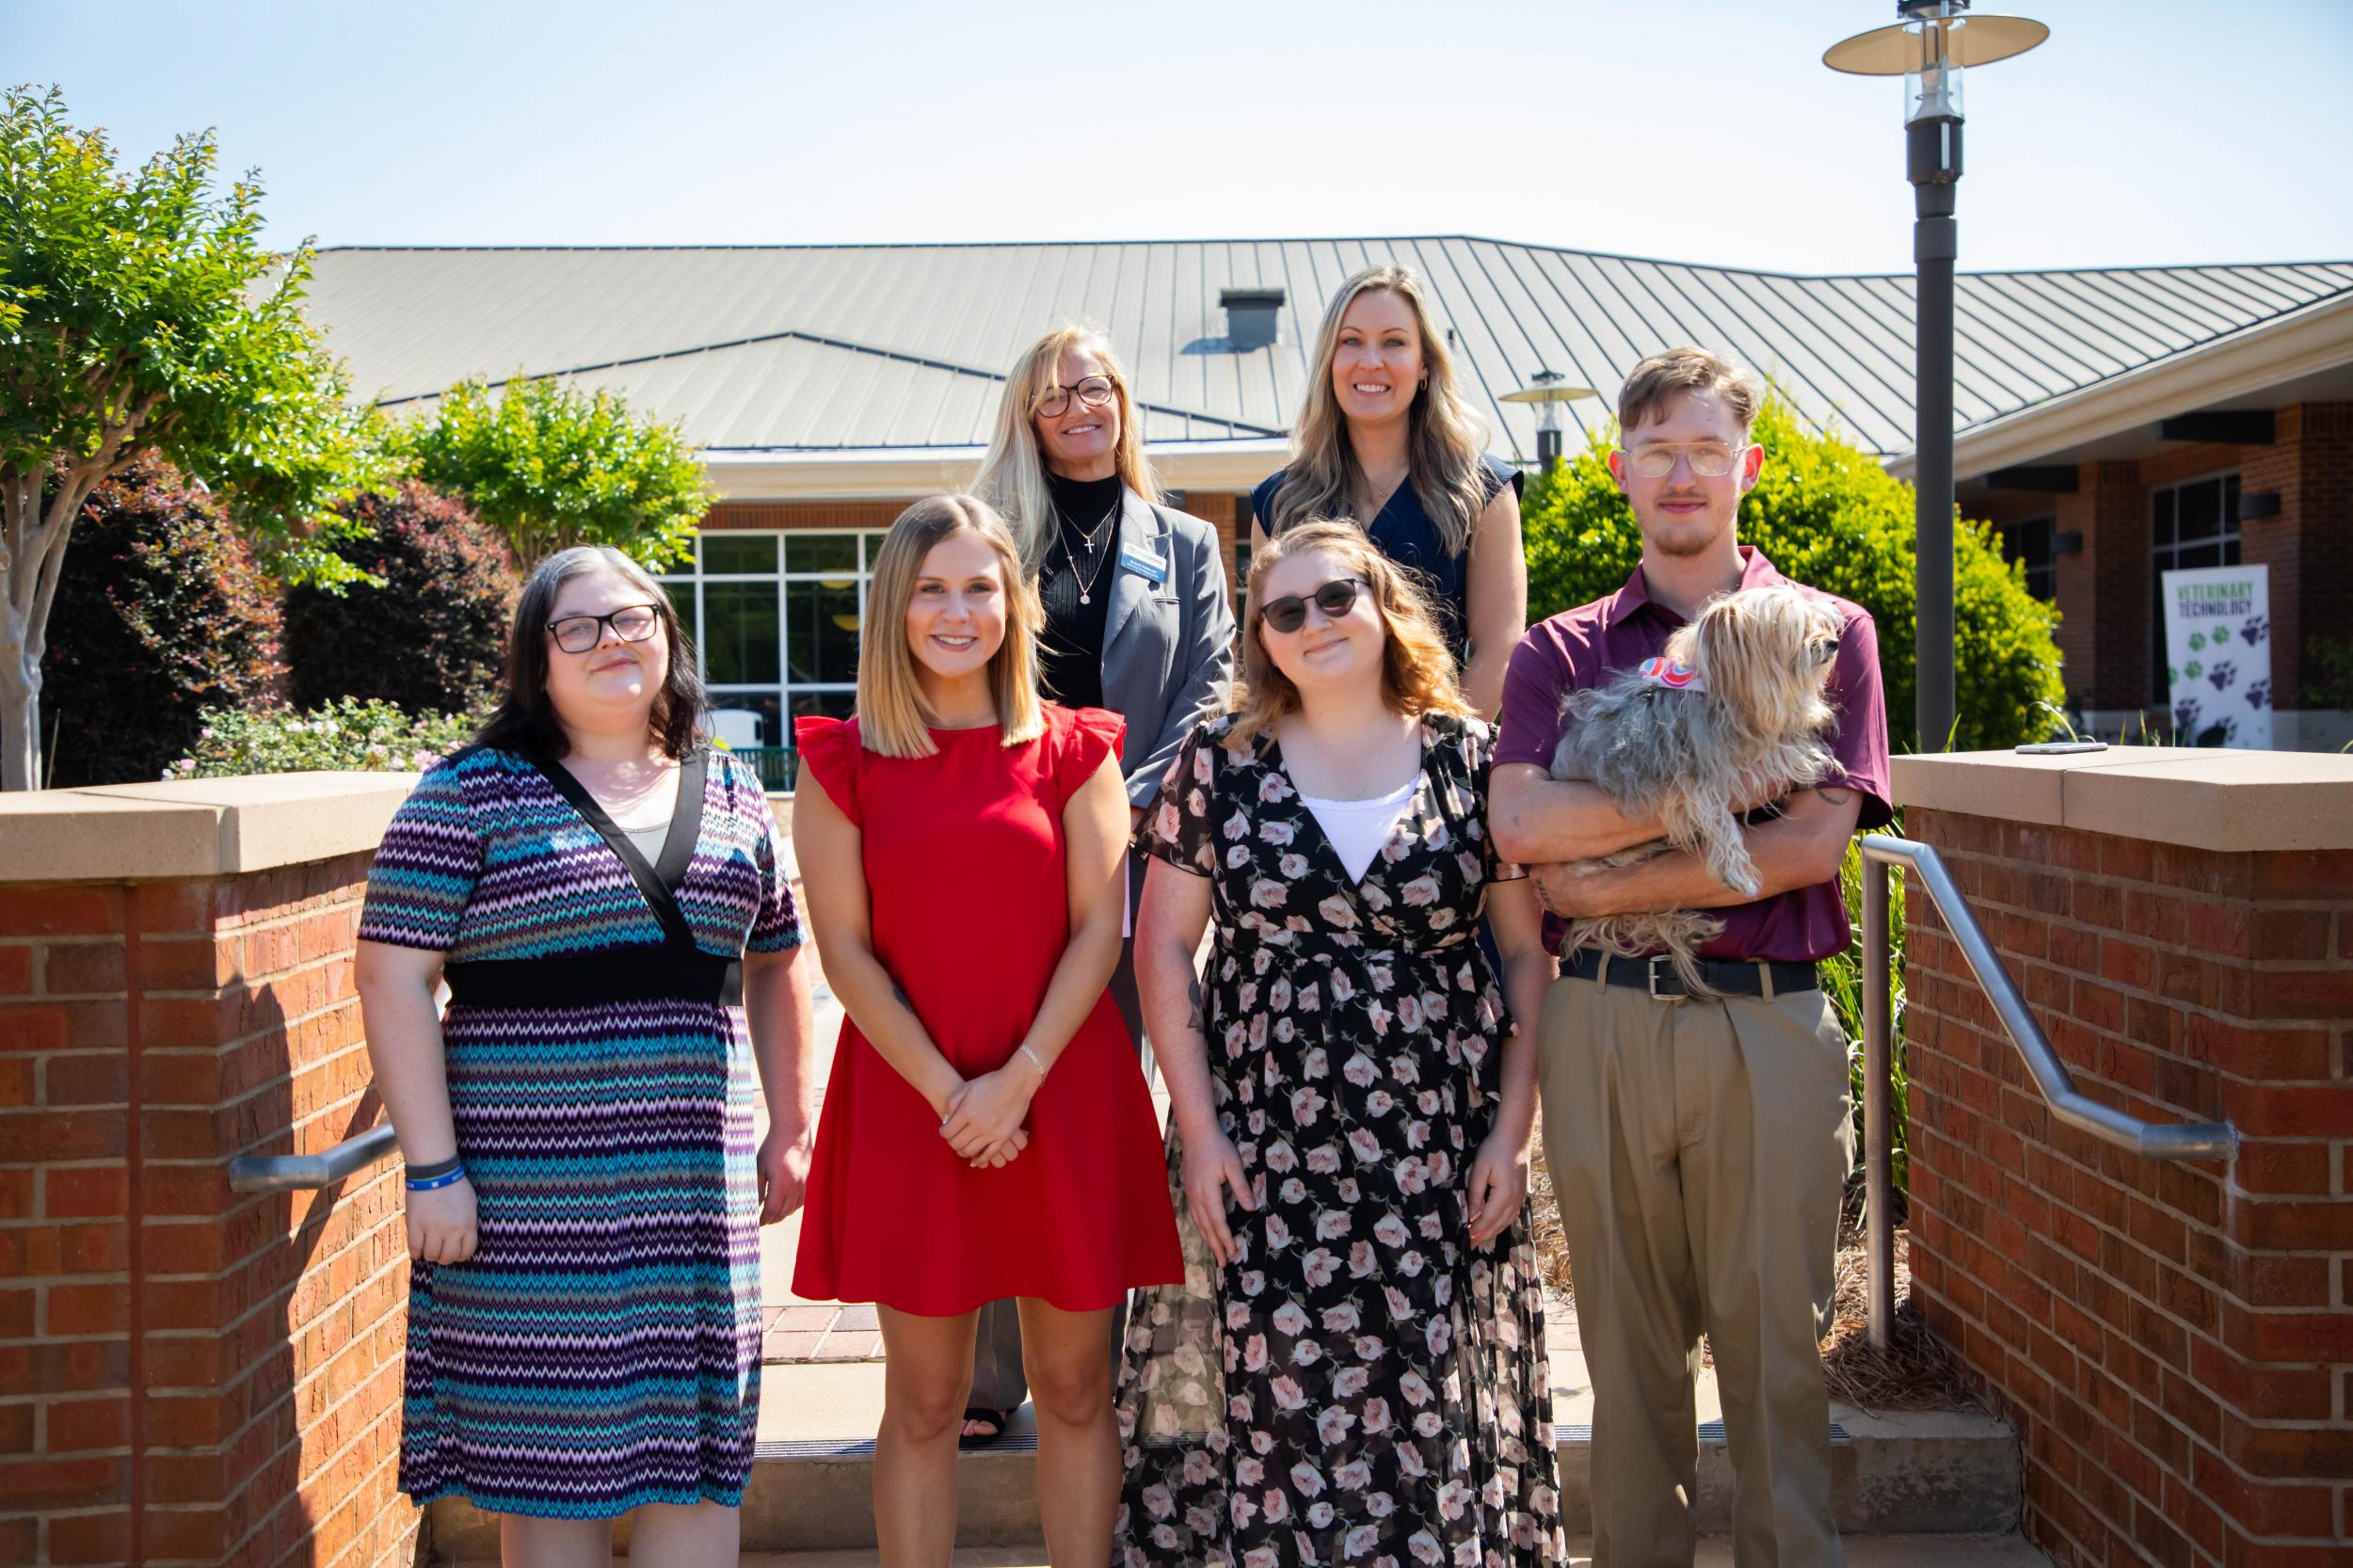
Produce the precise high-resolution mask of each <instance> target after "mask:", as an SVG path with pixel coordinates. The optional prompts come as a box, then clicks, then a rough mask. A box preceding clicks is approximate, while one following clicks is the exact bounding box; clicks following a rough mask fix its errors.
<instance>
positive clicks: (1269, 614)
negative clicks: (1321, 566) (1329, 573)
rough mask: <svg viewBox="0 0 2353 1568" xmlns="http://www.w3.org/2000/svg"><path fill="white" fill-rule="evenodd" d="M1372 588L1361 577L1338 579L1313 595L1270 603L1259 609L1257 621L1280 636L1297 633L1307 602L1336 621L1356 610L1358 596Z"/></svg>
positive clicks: (1302, 621)
mask: <svg viewBox="0 0 2353 1568" xmlns="http://www.w3.org/2000/svg"><path fill="white" fill-rule="evenodd" d="M1370 585H1371V584H1368V583H1367V582H1366V581H1365V580H1364V579H1363V578H1361V577H1335V578H1334V579H1332V581H1331V582H1329V583H1326V584H1324V585H1323V586H1322V587H1321V588H1318V589H1317V590H1316V591H1315V592H1314V593H1311V594H1305V595H1301V594H1285V595H1284V596H1283V597H1282V598H1280V599H1270V600H1267V601H1266V602H1265V603H1264V604H1261V605H1259V606H1258V618H1259V619H1261V620H1263V621H1265V622H1266V623H1267V624H1268V625H1269V626H1271V627H1273V628H1274V630H1275V631H1277V632H1286V633H1288V632H1296V631H1298V630H1299V629H1300V627H1301V626H1302V625H1303V624H1305V621H1306V619H1307V601H1308V600H1314V601H1315V606H1316V608H1317V609H1319V610H1321V611H1322V612H1323V613H1324V616H1326V617H1327V618H1329V619H1332V620H1337V619H1339V618H1340V617H1341V616H1344V615H1346V614H1348V612H1349V611H1351V610H1353V609H1354V608H1355V606H1356V595H1357V593H1358V592H1359V591H1360V590H1362V589H1364V588H1367V587H1369V586H1370Z"/></svg>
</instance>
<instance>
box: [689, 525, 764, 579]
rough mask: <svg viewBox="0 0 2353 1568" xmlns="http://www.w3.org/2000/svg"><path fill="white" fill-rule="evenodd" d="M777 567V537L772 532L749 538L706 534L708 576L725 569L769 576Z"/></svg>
mask: <svg viewBox="0 0 2353 1568" xmlns="http://www.w3.org/2000/svg"><path fill="white" fill-rule="evenodd" d="M775 570H776V536H775V535H773V534H760V535H754V536H748V537H747V536H743V535H727V534H705V535H704V536H703V571H704V573H705V574H706V575H708V574H711V573H715V572H723V571H756V572H760V573H761V574H762V575H766V574H768V573H772V572H774V571H775Z"/></svg>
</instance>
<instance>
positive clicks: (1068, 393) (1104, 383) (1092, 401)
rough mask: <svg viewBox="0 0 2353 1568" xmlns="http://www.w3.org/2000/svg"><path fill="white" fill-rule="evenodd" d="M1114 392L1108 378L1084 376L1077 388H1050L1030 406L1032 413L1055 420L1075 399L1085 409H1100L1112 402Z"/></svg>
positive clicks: (1038, 395) (1041, 393) (1039, 394)
mask: <svg viewBox="0 0 2353 1568" xmlns="http://www.w3.org/2000/svg"><path fill="white" fill-rule="evenodd" d="M1114 390H1115V389H1114V388H1113V387H1112V378H1111V377H1110V376H1080V378H1079V384H1078V385H1077V386H1075V387H1048V388H1047V389H1046V390H1045V391H1044V392H1040V393H1038V394H1037V401H1036V402H1035V403H1032V404H1031V405H1030V411H1031V412H1032V413H1035V414H1040V415H1043V416H1044V417H1045V418H1047V419H1054V418H1057V417H1059V416H1060V415H1061V413H1062V411H1063V410H1064V408H1069V407H1070V400H1071V399H1072V398H1074V397H1075V398H1077V399H1078V400H1079V402H1080V405H1081V406H1082V407H1084V408H1101V407H1103V405H1104V404H1106V403H1109V402H1110V401H1111V400H1112V392H1113V391H1114Z"/></svg>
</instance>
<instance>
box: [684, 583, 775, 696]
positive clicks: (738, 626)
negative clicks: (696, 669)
mask: <svg viewBox="0 0 2353 1568" xmlns="http://www.w3.org/2000/svg"><path fill="white" fill-rule="evenodd" d="M703 613H704V615H705V616H708V617H709V623H708V624H707V625H706V626H705V627H704V628H703V668H704V670H705V671H706V672H707V677H708V679H709V680H711V681H712V684H714V685H734V684H744V685H758V684H760V683H761V682H763V681H774V680H776V679H777V677H778V674H779V673H780V672H779V671H778V670H777V668H776V584H774V583H706V584H703Z"/></svg>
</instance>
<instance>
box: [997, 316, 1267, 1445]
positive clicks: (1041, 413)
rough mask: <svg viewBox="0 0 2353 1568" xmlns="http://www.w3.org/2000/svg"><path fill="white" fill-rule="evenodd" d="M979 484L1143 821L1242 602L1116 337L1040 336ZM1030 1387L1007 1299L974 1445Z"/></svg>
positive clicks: (1130, 968)
mask: <svg viewBox="0 0 2353 1568" xmlns="http://www.w3.org/2000/svg"><path fill="white" fill-rule="evenodd" d="M972 488H973V491H974V493H975V494H978V495H980V496H981V497H982V498H984V500H986V501H987V502H988V503H989V504H991V505H993V506H995V507H996V508H997V509H998V511H999V512H1000V513H1002V514H1003V516H1004V518H1005V520H1006V521H1008V522H1009V523H1011V524H1012V525H1013V530H1014V536H1015V537H1016V539H1018V540H1019V541H1020V544H1021V552H1022V561H1023V564H1024V565H1025V566H1026V567H1027V568H1029V570H1030V571H1031V572H1032V573H1033V574H1034V575H1035V577H1036V579H1037V584H1038V598H1039V600H1040V601H1041V602H1042V603H1043V604H1044V606H1045V610H1046V630H1045V634H1044V636H1043V637H1042V638H1041V639H1040V643H1039V649H1038V651H1039V671H1040V678H1041V680H1043V682H1044V684H1045V688H1046V692H1045V695H1046V696H1048V698H1050V699H1051V700H1053V701H1055V702H1059V703H1061V704H1063V705H1064V706H1065V707H1070V708H1080V707H1085V708H1108V709H1110V710H1111V711H1112V712H1115V713H1117V714H1119V715H1120V716H1121V717H1123V718H1125V719H1126V720H1127V721H1128V738H1127V741H1126V743H1125V744H1124V745H1123V746H1122V748H1121V751H1120V759H1119V766H1120V771H1121V773H1122V774H1124V775H1125V776H1126V777H1127V780H1128V808H1129V816H1130V819H1131V821H1132V822H1135V823H1141V822H1142V821H1143V819H1144V807H1145V805H1146V803H1148V802H1149V801H1150V800H1151V799H1152V797H1153V795H1154V794H1155V793H1156V792H1158V791H1159V789H1160V776H1161V775H1162V774H1164V773H1166V772H1167V771H1168V764H1169V762H1170V760H1172V759H1173V758H1174V757H1175V756H1176V755H1177V747H1178V746H1179V745H1181V744H1183V743H1184V739H1185V736H1186V735H1187V734H1188V733H1189V732H1190V731H1191V730H1192V728H1193V723H1194V721H1195V720H1196V719H1198V718H1200V717H1201V716H1202V715H1203V714H1205V713H1208V712H1217V711H1219V710H1220V709H1221V708H1222V707H1223V706H1224V702H1225V687H1226V684H1227V682H1228V681H1229V680H1230V679H1231V677H1232V675H1233V661H1234V614H1233V610H1232V608H1231V606H1230V604H1229V603H1228V601H1227V599H1226V588H1225V577H1226V574H1225V564H1224V556H1223V554H1222V552H1220V550H1219V548H1218V539H1217V529H1216V528H1215V527H1214V526H1213V525H1211V524H1210V523H1208V522H1206V521H1204V520H1201V519H1200V518H1196V517H1193V516H1190V515H1188V514H1187V513H1184V512H1179V511H1177V510H1175V509H1173V508H1171V507H1168V506H1163V505H1161V504H1160V487H1159V485H1158V484H1157V483H1156V482H1155V481H1154V479H1153V477H1152V470H1151V467H1150V465H1149V464H1147V463H1146V462H1145V461H1144V430H1143V425H1142V423H1141V422H1140V421H1139V420H1138V419H1137V417H1136V408H1135V398H1134V395H1133V393H1132V392H1130V391H1129V389H1128V376H1127V373H1126V371H1125V370H1123V369H1122V368H1121V366H1120V363H1119V360H1118V358H1117V356H1116V355H1115V354H1114V353H1113V352H1112V345H1111V342H1110V340H1109V339H1108V338H1106V337H1104V336H1103V334H1102V333H1100V332H1097V331H1094V330H1091V329H1089V328H1083V327H1063V328H1057V329H1055V330H1054V331H1051V332H1048V333H1047V334H1046V335H1045V336H1044V337H1042V338H1040V339H1038V341H1037V342H1036V343H1034V344H1031V345H1030V347H1029V348H1028V349H1027V350H1026V351H1025V352H1024V353H1023V354H1022V356H1021V358H1020V359H1019V360H1017V361H1016V363H1015V365H1014V368H1013V371H1012V374H1011V375H1010V376H1007V377H1006V385H1005V393H1004V398H1003V401H1002V402H1000V404H999V405H998V409H997V427H996V431H995V434H994V436H993V437H992V439H991V440H990V441H989V447H988V455H987V456H986V457H984V459H982V462H981V471H980V473H979V475H978V476H977V477H976V478H975V479H974V481H973V485H972ZM1143 890H1144V868H1143V866H1142V865H1141V864H1140V863H1137V862H1135V861H1133V859H1132V857H1131V860H1130V870H1129V877H1128V912H1129V915H1130V917H1131V918H1130V920H1129V936H1130V939H1129V941H1128V944H1127V946H1126V947H1124V948H1123V949H1122V951H1121V953H1120V959H1119V968H1118V970H1117V972H1115V973H1114V974H1113V975H1112V1000H1114V1001H1116V1002H1117V1003H1118V1005H1119V1012H1120V1016H1122V1017H1124V1018H1125V1019H1126V1020H1127V1022H1128V1034H1129V1035H1130V1036H1131V1037H1132V1038H1133V1039H1134V1040H1135V1042H1136V1048H1137V1050H1138V1052H1139V1053H1141V1052H1142V1051H1143V1049H1144V1023H1143V1013H1142V1009H1141V1008H1140V1006H1139V1005H1138V1003H1137V1000H1136V973H1135V948H1134V941H1133V925H1134V922H1133V920H1132V916H1133V914H1134V910H1135V903H1136V900H1137V898H1138V897H1140V896H1141V894H1142V893H1143ZM1145 1060H1146V1062H1147V1063H1148V1062H1149V1060H1150V1058H1149V1057H1146V1058H1145ZM1027 1394H1028V1384H1027V1381H1026V1380H1025V1379H1024V1377H1023V1376H1022V1371H1021V1330H1020V1320H1018V1319H1017V1318H1016V1316H1015V1314H1014V1311H1013V1304H1012V1303H1011V1302H999V1303H996V1304H993V1305H991V1306H988V1307H985V1308H984V1309H983V1310H982V1313H981V1323H980V1347H979V1352H978V1354H977V1356H976V1358H975V1360H974V1365H973V1374H972V1395H971V1400H972V1407H971V1408H970V1409H968V1410H967V1411H966V1412H965V1417H966V1419H965V1438H966V1441H967V1443H968V1445H974V1446H977V1445H979V1444H983V1443H986V1442H988V1441H990V1440H991V1439H993V1438H995V1437H996V1436H998V1435H999V1434H1000V1433H1001V1432H1003V1431H1004V1428H1005V1422H1006V1421H1007V1420H1008V1419H1009V1418H1010V1417H1011V1415H1012V1412H1013V1411H1014V1410H1016V1408H1018V1407H1019V1405H1020V1404H1021V1401H1022V1400H1023V1399H1024V1398H1026V1397H1027Z"/></svg>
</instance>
